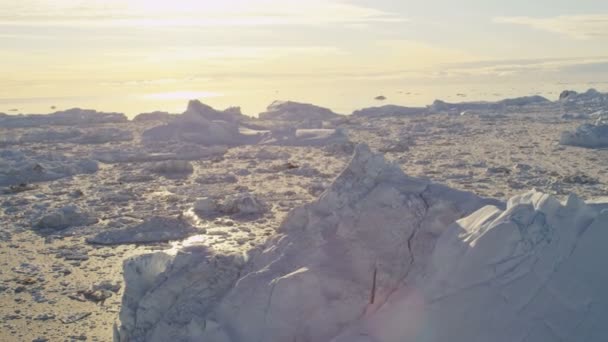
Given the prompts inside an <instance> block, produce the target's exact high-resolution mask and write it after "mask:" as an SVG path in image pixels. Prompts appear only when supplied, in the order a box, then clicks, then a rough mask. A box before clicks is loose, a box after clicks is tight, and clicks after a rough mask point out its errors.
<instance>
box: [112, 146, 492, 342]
mask: <svg viewBox="0 0 608 342" xmlns="http://www.w3.org/2000/svg"><path fill="white" fill-rule="evenodd" d="M488 203H489V201H487V200H483V199H481V198H479V197H477V196H475V195H472V194H470V193H465V192H461V191H456V190H452V189H449V188H447V187H444V186H441V185H436V184H432V183H429V182H427V181H424V180H420V179H415V178H410V177H407V176H406V175H404V174H403V172H402V171H401V170H400V169H399V168H398V167H397V166H395V165H392V164H390V163H387V162H385V160H384V158H383V157H382V156H380V155H376V154H373V153H371V152H370V150H369V149H368V148H367V147H366V146H359V147H358V148H357V150H356V152H355V156H354V157H353V159H352V161H351V162H350V164H349V166H348V167H347V168H346V169H345V170H344V171H343V173H342V174H341V175H340V176H339V177H338V178H337V179H336V180H335V181H334V184H333V185H332V186H331V187H330V188H329V189H328V190H327V191H326V192H325V193H324V194H323V195H322V196H321V197H320V198H319V199H318V200H317V201H316V202H313V203H311V204H309V205H306V206H304V207H301V208H299V209H296V210H294V211H293V212H291V213H290V215H289V216H288V217H287V219H286V220H285V221H284V223H283V224H282V225H281V227H280V229H279V234H278V235H277V236H276V237H275V238H273V239H272V241H270V242H269V243H268V244H267V247H266V249H265V250H263V251H253V252H251V253H250V255H249V256H248V259H249V260H248V261H247V262H244V261H243V260H242V258H241V257H238V256H220V255H215V254H214V253H213V252H211V251H207V250H206V249H202V248H200V249H198V250H197V249H194V251H191V250H188V251H182V252H180V253H179V254H178V256H177V257H175V258H174V259H172V261H169V262H168V263H167V266H166V268H163V267H159V268H155V273H156V275H155V276H150V273H149V272H143V274H146V276H145V278H146V279H147V280H145V281H146V282H151V284H152V285H150V286H149V287H146V289H145V290H142V286H141V285H140V284H139V282H140V280H139V278H140V277H139V276H138V275H137V274H138V273H137V272H135V271H132V270H134V269H135V270H137V269H138V266H137V265H138V263H139V262H138V261H137V259H136V260H133V261H130V262H128V263H127V266H126V269H125V278H126V283H127V284H126V286H127V289H126V292H125V296H124V298H123V308H122V311H121V322H120V323H121V326H120V327H119V328H117V337H116V339H117V340H119V341H166V340H178V341H181V340H183V341H189V340H196V341H199V340H202V341H232V342H237V341H293V340H294V339H297V340H298V341H328V340H330V339H331V338H333V337H334V336H336V335H338V334H339V333H340V332H341V331H342V330H343V329H344V328H345V327H347V326H348V325H349V324H351V323H352V322H355V321H357V320H358V319H360V318H361V317H363V316H364V315H365V314H366V313H369V312H373V311H375V310H376V309H377V308H378V307H381V306H382V304H383V303H384V302H385V301H386V300H387V298H389V296H390V295H391V294H393V293H395V291H398V290H399V289H400V288H403V287H404V286H406V284H407V283H409V282H410V281H412V280H411V279H415V278H417V277H419V276H421V275H422V274H424V272H425V269H426V268H427V263H428V262H427V261H428V260H429V255H430V253H431V252H432V250H433V245H434V243H435V241H436V239H437V238H438V237H439V236H440V235H441V233H442V232H443V231H444V230H445V229H446V228H447V227H448V226H449V225H450V224H451V223H452V222H454V221H455V220H457V219H459V218H461V217H463V216H466V215H468V214H470V213H472V212H473V211H475V210H477V209H478V208H480V207H482V206H484V205H485V204H488ZM203 250H204V251H203ZM158 257H159V258H161V259H163V260H164V258H166V254H163V253H161V254H159V256H158ZM150 258H155V257H154V256H146V257H143V259H142V260H149V259H150ZM129 265H130V266H129ZM133 265H135V266H133ZM133 272H135V273H133ZM374 274H375V278H376V280H375V283H376V285H375V291H373V292H374V294H373V295H372V287H373V286H372V283H373V282H374V280H373V278H374ZM151 278H154V280H150V279H151ZM142 281H143V280H142ZM132 288H136V289H137V291H131V290H130V289H132ZM372 297H374V299H373V300H372ZM372 302H373V303H372Z"/></svg>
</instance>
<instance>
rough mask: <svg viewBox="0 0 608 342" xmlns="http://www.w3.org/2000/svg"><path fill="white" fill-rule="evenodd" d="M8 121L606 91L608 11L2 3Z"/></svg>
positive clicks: (596, 0) (593, 2) (541, 2)
mask: <svg viewBox="0 0 608 342" xmlns="http://www.w3.org/2000/svg"><path fill="white" fill-rule="evenodd" d="M0 46H2V51H1V53H0V112H7V113H20V112H26V113H31V112H36V113H44V112H50V111H52V108H51V107H53V108H57V109H62V108H69V107H86V108H95V109H99V110H106V111H119V112H126V113H128V114H129V115H133V114H136V113H139V112H145V111H152V110H166V111H170V112H179V111H182V110H183V109H184V107H185V106H186V103H187V100H188V99H191V98H199V99H201V100H202V101H203V102H206V103H208V104H211V105H213V106H217V107H220V108H221V107H228V106H232V105H241V106H242V107H243V111H244V112H245V113H246V114H256V113H258V112H260V111H262V110H263V109H264V108H265V106H266V105H268V104H269V103H270V102H271V101H273V100H275V99H282V100H287V99H290V100H297V101H304V102H313V103H316V104H320V105H325V106H328V107H330V108H332V109H334V110H336V111H339V112H345V113H347V112H350V111H352V110H353V109H356V108H361V107H366V106H372V105H378V104H379V103H378V102H377V101H375V100H374V97H376V96H377V95H385V96H386V97H387V98H388V99H387V102H390V103H396V104H402V105H423V104H428V103H430V102H431V101H432V100H433V99H435V98H442V99H444V100H454V101H456V100H457V99H458V100H462V95H461V96H460V97H457V96H456V94H459V93H460V94H466V96H467V98H468V99H469V100H488V99H497V98H503V97H508V96H521V95H530V94H542V95H545V96H547V97H557V96H558V94H559V91H560V90H563V89H566V88H568V89H576V90H585V89H586V88H590V87H594V88H597V89H599V90H608V1H600V0H577V1H572V0H568V1H565V0H535V1H529V0H526V1H524V0H510V1H504V0H501V1H496V0H459V1H453V0H425V1H420V0H392V1H390V0H307V1H301V0H299V1H294V0H223V1H217V0H213V1H210V0H172V1H160V0H103V1H102V0H20V1H14V0H10V1H9V0H0Z"/></svg>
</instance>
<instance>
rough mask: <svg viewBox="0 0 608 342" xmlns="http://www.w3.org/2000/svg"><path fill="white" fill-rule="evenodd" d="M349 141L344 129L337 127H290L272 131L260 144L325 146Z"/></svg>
mask: <svg viewBox="0 0 608 342" xmlns="http://www.w3.org/2000/svg"><path fill="white" fill-rule="evenodd" d="M348 142H349V139H348V135H347V134H346V130H344V129H342V128H337V129H291V130H279V131H273V132H272V133H271V134H270V136H267V137H266V138H265V139H263V140H262V141H261V142H260V144H261V145H276V146H318V147H325V146H328V145H333V144H346V143H348Z"/></svg>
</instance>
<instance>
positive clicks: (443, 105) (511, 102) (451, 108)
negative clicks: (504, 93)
mask: <svg viewBox="0 0 608 342" xmlns="http://www.w3.org/2000/svg"><path fill="white" fill-rule="evenodd" d="M550 103H551V101H549V100H547V99H546V98H544V97H542V96H538V95H536V96H524V97H517V98H513V99H504V100H501V101H497V102H485V101H480V102H460V103H448V102H444V101H441V100H435V102H433V104H432V105H431V106H429V110H431V111H435V112H456V113H458V114H460V113H463V112H466V111H488V110H491V111H501V110H504V109H506V108H508V107H523V106H530V105H545V104H550Z"/></svg>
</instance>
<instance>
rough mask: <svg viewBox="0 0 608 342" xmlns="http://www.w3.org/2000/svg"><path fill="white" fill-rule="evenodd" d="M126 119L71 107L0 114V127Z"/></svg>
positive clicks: (99, 122)
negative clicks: (57, 109)
mask: <svg viewBox="0 0 608 342" xmlns="http://www.w3.org/2000/svg"><path fill="white" fill-rule="evenodd" d="M127 121H128V120H127V117H126V116H125V115H124V114H122V113H104V112H98V111H95V110H89V109H80V108H73V109H68V110H65V111H59V112H55V113H51V114H30V115H8V116H0V127H7V128H17V127H39V126H44V125H54V126H78V125H94V124H106V123H124V122H127Z"/></svg>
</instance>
